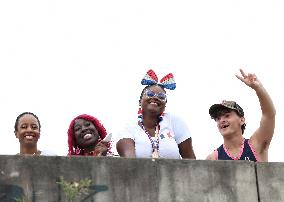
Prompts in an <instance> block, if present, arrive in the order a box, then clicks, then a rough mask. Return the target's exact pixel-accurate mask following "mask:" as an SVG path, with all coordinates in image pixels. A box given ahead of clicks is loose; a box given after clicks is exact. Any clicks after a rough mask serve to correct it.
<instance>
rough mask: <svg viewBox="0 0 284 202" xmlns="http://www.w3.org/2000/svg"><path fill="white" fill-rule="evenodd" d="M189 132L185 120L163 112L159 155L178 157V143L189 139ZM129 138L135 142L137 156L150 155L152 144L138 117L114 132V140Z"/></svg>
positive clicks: (145, 156)
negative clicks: (117, 131)
mask: <svg viewBox="0 0 284 202" xmlns="http://www.w3.org/2000/svg"><path fill="white" fill-rule="evenodd" d="M190 137H191V134H190V132H189V129H188V127H187V125H186V124H185V122H184V121H183V120H182V119H181V118H179V117H177V116H175V115H173V114H169V113H165V114H164V116H163V120H162V121H161V122H160V131H159V155H160V157H161V158H174V159H179V158H181V157H180V153H179V148H178V144H180V143H182V142H183V141H185V140H187V139H189V138H190ZM124 138H130V139H132V140H134V142H135V152H136V157H138V158H149V157H151V155H152V144H151V141H150V140H149V138H148V135H147V134H146V133H145V131H144V130H143V129H142V128H141V127H140V126H139V125H138V119H137V120H136V121H132V123H130V124H129V125H127V126H126V127H125V128H124V129H123V130H122V131H120V132H119V133H117V134H116V135H115V134H114V141H115V142H118V141H119V140H120V139H124Z"/></svg>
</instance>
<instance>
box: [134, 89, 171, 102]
mask: <svg viewBox="0 0 284 202" xmlns="http://www.w3.org/2000/svg"><path fill="white" fill-rule="evenodd" d="M151 86H159V87H161V88H162V89H163V91H165V88H164V87H163V86H162V85H160V84H152V85H148V86H145V88H143V90H142V92H141V94H140V97H139V105H140V104H141V100H142V97H143V95H144V92H145V90H147V89H148V88H150V87H151ZM165 92H166V91H165Z"/></svg>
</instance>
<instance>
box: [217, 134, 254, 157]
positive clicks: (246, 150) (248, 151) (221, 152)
mask: <svg viewBox="0 0 284 202" xmlns="http://www.w3.org/2000/svg"><path fill="white" fill-rule="evenodd" d="M217 153H218V160H247V161H254V162H257V158H256V157H255V155H254V153H255V152H253V148H251V146H250V144H249V143H248V139H245V140H244V146H243V151H242V153H241V154H240V155H239V157H237V158H232V157H230V156H229V154H228V153H227V152H226V151H225V149H224V145H223V144H222V145H221V146H220V147H219V148H218V149H217Z"/></svg>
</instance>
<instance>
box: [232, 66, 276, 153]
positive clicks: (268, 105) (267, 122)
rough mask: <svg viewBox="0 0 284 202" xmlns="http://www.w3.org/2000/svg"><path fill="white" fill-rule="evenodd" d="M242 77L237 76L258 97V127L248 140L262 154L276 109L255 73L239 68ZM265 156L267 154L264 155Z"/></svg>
mask: <svg viewBox="0 0 284 202" xmlns="http://www.w3.org/2000/svg"><path fill="white" fill-rule="evenodd" d="M240 72H241V74H242V77H240V76H237V75H236V76H237V78H238V79H240V80H241V81H242V82H244V83H245V84H246V85H247V86H249V87H251V88H252V89H253V90H255V92H256V95H257V97H258V99H259V103H260V107H261V111H262V116H261V121H260V125H259V128H258V129H257V130H256V131H255V132H254V134H253V135H252V136H251V138H250V141H251V143H252V144H253V146H254V149H255V150H256V152H257V153H258V154H260V155H262V153H263V152H267V150H268V147H269V144H270V142H271V140H272V137H273V133H274V128H275V115H276V110H275V107H274V104H273V102H272V100H271V98H270V96H269V94H268V93H267V91H266V90H265V88H264V87H263V86H262V84H261V82H260V81H259V80H258V79H257V77H256V75H255V74H248V75H246V74H245V73H244V72H243V70H240ZM266 156H267V155H266Z"/></svg>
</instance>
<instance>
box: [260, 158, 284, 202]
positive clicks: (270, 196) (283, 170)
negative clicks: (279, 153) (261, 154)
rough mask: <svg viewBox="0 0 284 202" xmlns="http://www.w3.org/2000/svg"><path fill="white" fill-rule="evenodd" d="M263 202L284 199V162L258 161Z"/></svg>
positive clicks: (261, 199) (275, 201)
mask: <svg viewBox="0 0 284 202" xmlns="http://www.w3.org/2000/svg"><path fill="white" fill-rule="evenodd" d="M256 168H257V178H258V186H259V198H260V201H261V202H266V201H269V202H270V201H273V202H277V201H279V202H280V201H281V202H283V201H284V163H256Z"/></svg>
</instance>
